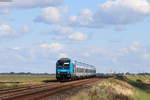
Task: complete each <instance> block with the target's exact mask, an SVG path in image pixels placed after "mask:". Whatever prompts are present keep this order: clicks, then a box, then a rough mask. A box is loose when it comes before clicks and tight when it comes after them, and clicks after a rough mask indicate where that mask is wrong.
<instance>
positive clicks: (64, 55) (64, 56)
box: [58, 53, 68, 58]
mask: <svg viewBox="0 0 150 100" xmlns="http://www.w3.org/2000/svg"><path fill="white" fill-rule="evenodd" d="M67 57H68V55H67V54H65V53H60V54H59V55H58V58H67Z"/></svg>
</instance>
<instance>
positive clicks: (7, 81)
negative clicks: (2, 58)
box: [0, 75, 55, 89]
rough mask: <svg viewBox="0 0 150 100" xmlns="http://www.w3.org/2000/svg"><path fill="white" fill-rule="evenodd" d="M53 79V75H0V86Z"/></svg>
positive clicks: (38, 82) (28, 83)
mask: <svg viewBox="0 0 150 100" xmlns="http://www.w3.org/2000/svg"><path fill="white" fill-rule="evenodd" d="M50 80H55V75H0V88H1V89H2V88H13V87H18V86H26V85H34V84H42V83H45V82H48V81H50Z"/></svg>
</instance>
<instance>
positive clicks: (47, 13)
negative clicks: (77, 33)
mask: <svg viewBox="0 0 150 100" xmlns="http://www.w3.org/2000/svg"><path fill="white" fill-rule="evenodd" d="M61 20H62V15H61V10H60V9H59V8H57V7H48V8H44V9H43V10H42V11H41V13H40V15H39V16H38V17H37V18H36V19H35V21H36V22H43V23H47V24H52V23H55V24H56V23H59V22H60V21H61Z"/></svg>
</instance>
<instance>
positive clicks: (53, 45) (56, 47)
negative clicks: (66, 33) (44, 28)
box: [39, 43, 64, 51]
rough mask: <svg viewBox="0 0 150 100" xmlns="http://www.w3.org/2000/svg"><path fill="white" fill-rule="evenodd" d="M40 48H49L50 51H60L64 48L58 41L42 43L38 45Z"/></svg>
mask: <svg viewBox="0 0 150 100" xmlns="http://www.w3.org/2000/svg"><path fill="white" fill-rule="evenodd" d="M39 47H40V48H45V49H50V50H51V51H60V50H62V49H64V45H63V44H60V43H50V44H47V43H44V44H41V45H40V46H39Z"/></svg>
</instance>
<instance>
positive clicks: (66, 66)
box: [56, 58, 96, 81]
mask: <svg viewBox="0 0 150 100" xmlns="http://www.w3.org/2000/svg"><path fill="white" fill-rule="evenodd" d="M94 76H96V68H95V67H94V66H92V65H89V64H85V63H82V62H78V61H72V60H71V59H69V58H61V59H59V60H58V61H57V62H56V78H57V80H58V81H61V80H75V79H79V78H88V77H94Z"/></svg>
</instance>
